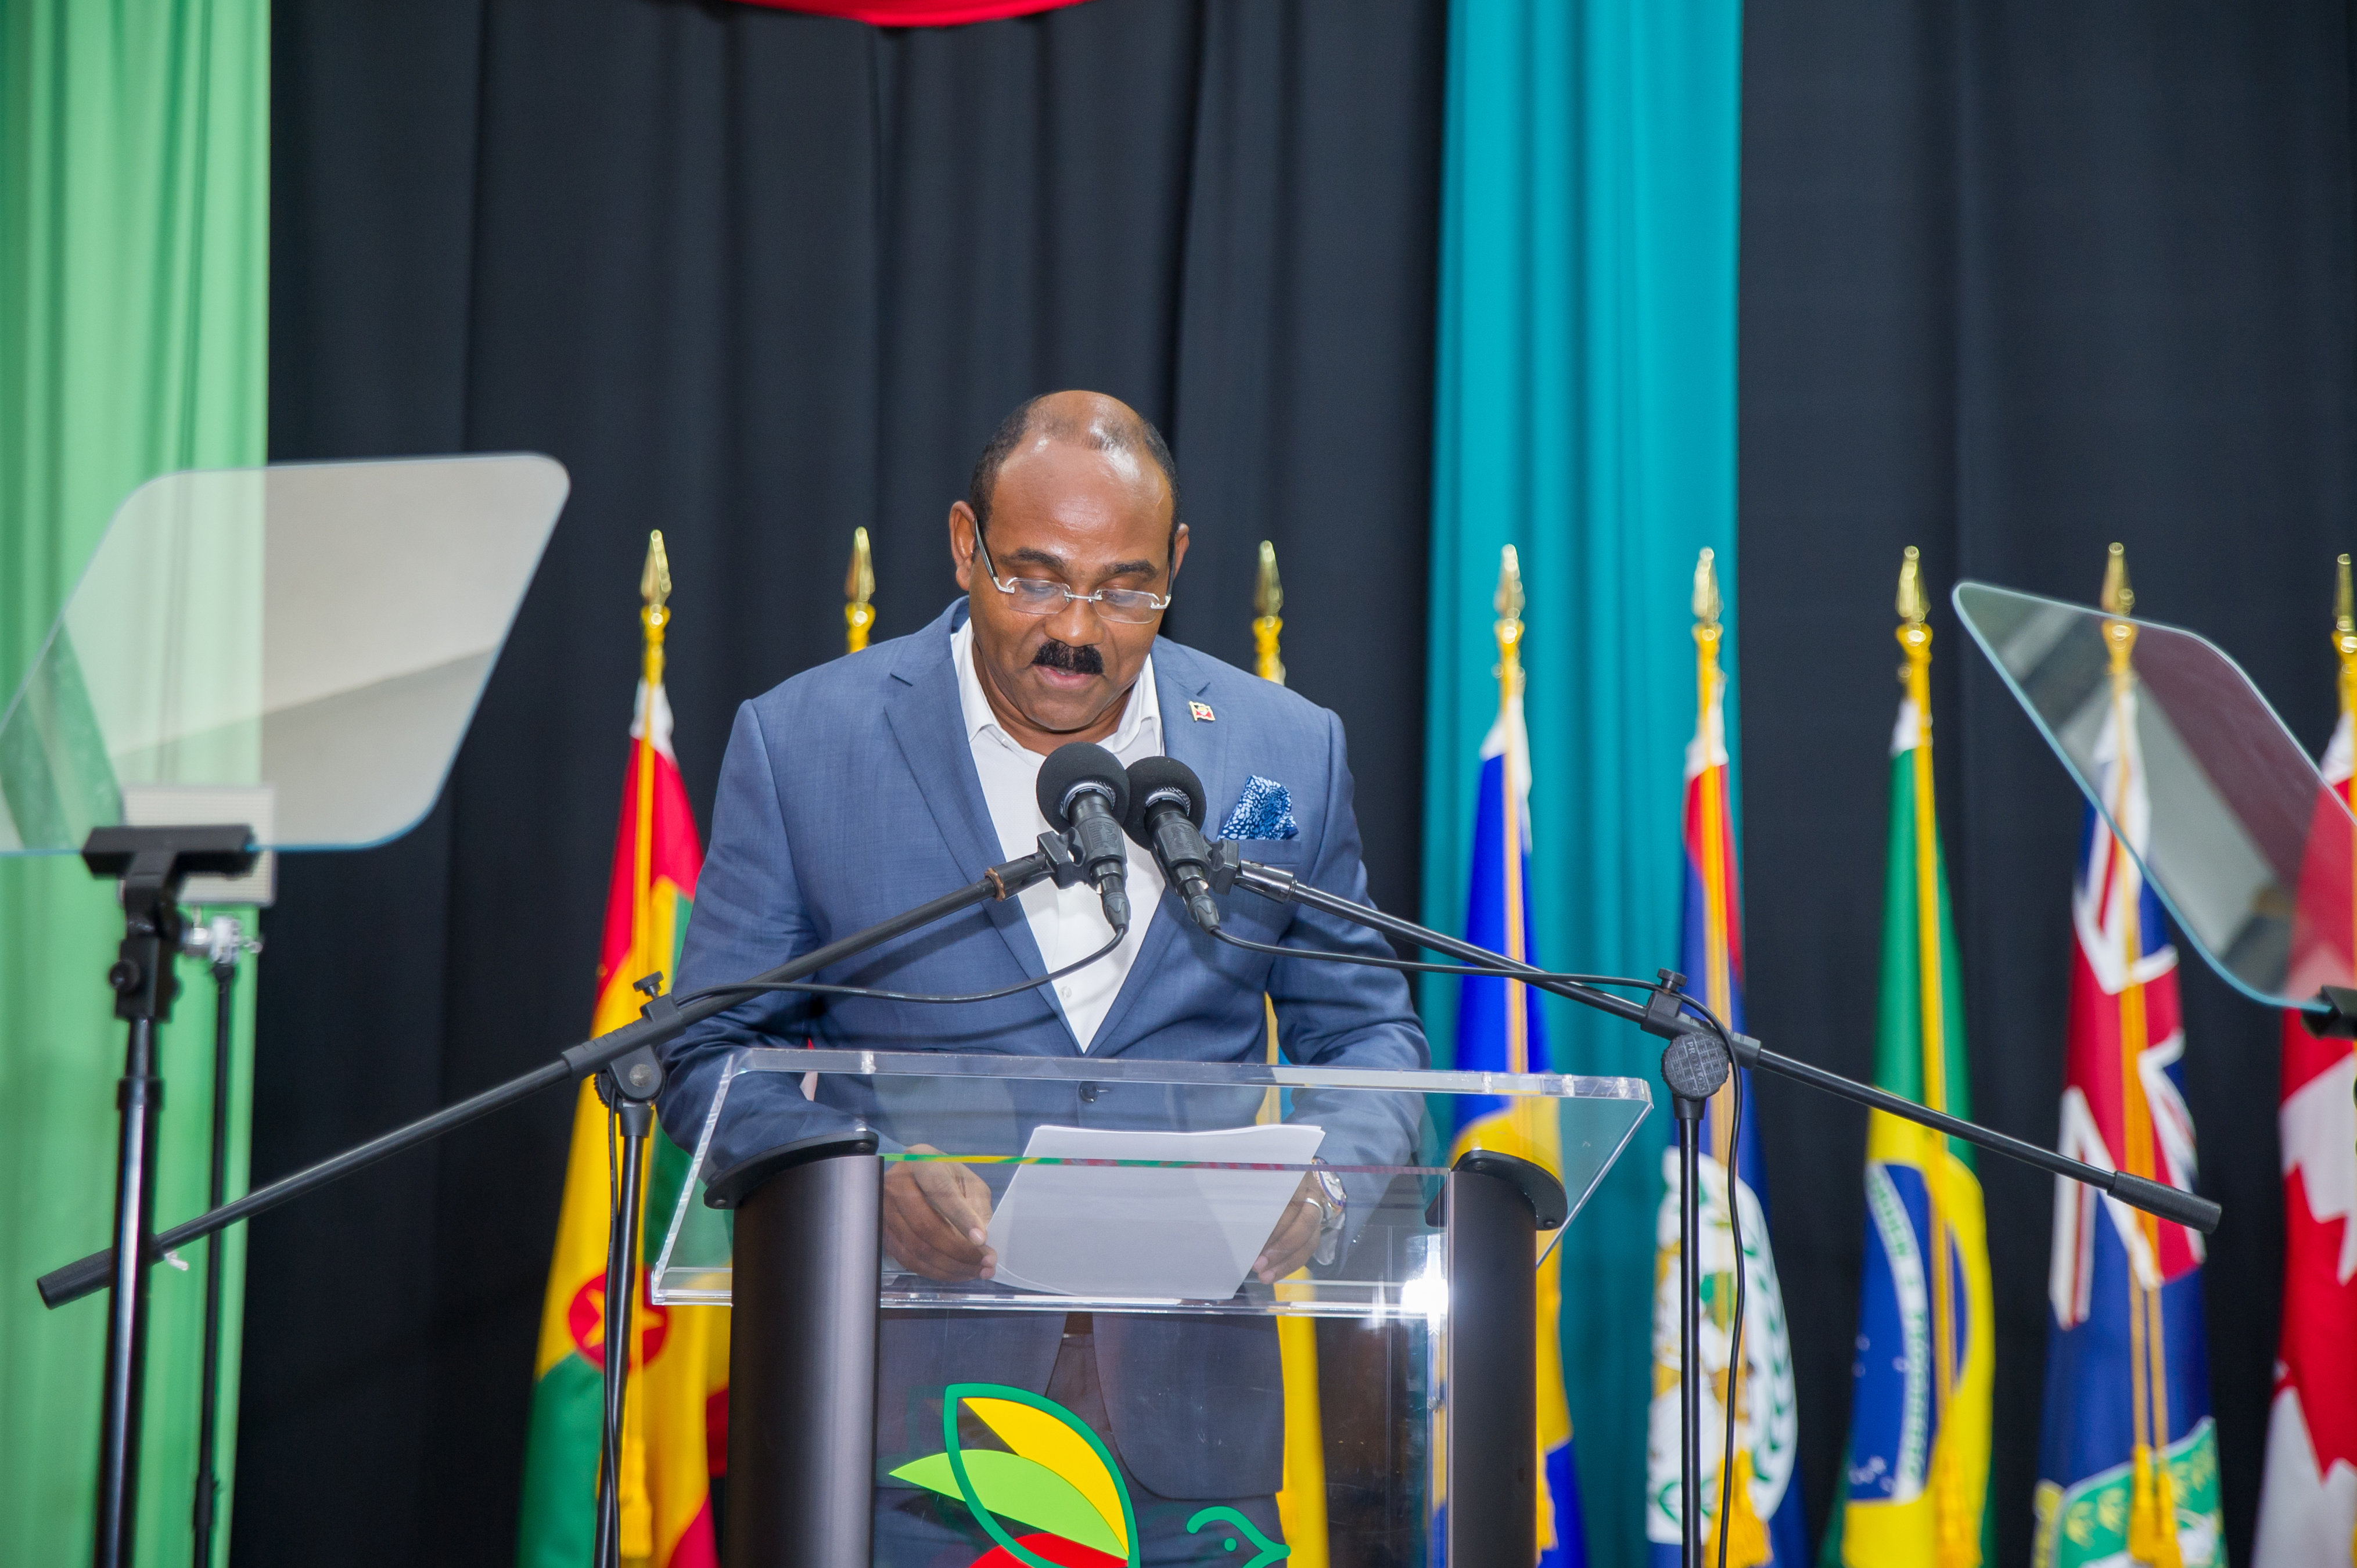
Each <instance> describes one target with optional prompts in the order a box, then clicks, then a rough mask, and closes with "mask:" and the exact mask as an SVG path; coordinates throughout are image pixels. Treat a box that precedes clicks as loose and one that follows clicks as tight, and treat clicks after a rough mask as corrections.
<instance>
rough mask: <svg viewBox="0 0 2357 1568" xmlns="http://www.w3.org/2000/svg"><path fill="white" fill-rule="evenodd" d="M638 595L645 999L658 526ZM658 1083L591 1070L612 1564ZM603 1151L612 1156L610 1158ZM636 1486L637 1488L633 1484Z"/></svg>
mask: <svg viewBox="0 0 2357 1568" xmlns="http://www.w3.org/2000/svg"><path fill="white" fill-rule="evenodd" d="M639 596H640V599H641V600H642V601H643V603H642V605H641V607H640V611H639V622H640V627H641V628H643V634H644V638H645V647H644V652H643V655H642V660H641V663H640V683H639V726H638V727H639V736H638V756H637V763H638V769H637V779H636V783H637V796H638V799H637V802H636V804H637V811H636V812H635V818H636V820H635V821H634V822H632V823H631V828H632V840H633V849H634V853H633V854H632V856H631V875H630V961H631V965H632V967H633V968H634V969H635V970H636V971H637V972H639V973H640V974H643V975H645V976H647V979H646V980H645V981H643V982H641V983H640V989H641V990H643V991H644V992H645V993H646V994H647V996H648V998H649V1000H652V999H653V998H654V997H657V996H660V995H661V994H662V992H663V982H664V980H665V978H666V977H665V976H663V975H662V974H661V973H659V972H655V965H654V954H653V952H652V951H651V943H652V941H653V933H654V910H653V908H652V899H653V897H654V894H653V881H654V875H653V865H654V822H655V811H654V795H655V713H656V703H659V702H660V701H661V700H662V677H663V631H664V628H666V627H668V626H669V625H670V624H671V610H670V608H669V601H670V599H671V560H670V557H669V556H668V555H667V554H666V553H664V550H663V538H662V531H661V530H660V529H657V530H654V531H652V532H649V533H648V535H647V564H646V567H645V569H644V570H643V571H642V572H641V573H640V576H639ZM661 1089H662V1064H661V1063H660V1062H658V1061H657V1060H656V1059H655V1055H654V1053H653V1052H652V1051H651V1050H649V1049H647V1048H646V1047H640V1050H639V1051H636V1052H633V1053H631V1055H630V1056H628V1057H625V1058H622V1059H621V1060H619V1061H617V1062H615V1063H614V1064H612V1065H611V1066H609V1067H608V1068H607V1069H604V1070H603V1071H601V1072H600V1073H598V1075H597V1098H598V1099H600V1100H602V1101H605V1102H606V1107H607V1110H608V1112H610V1113H611V1125H612V1129H613V1131H612V1132H611V1133H608V1149H609V1150H610V1149H611V1147H612V1141H613V1137H614V1134H615V1133H619V1141H620V1144H621V1150H620V1155H619V1165H620V1167H621V1168H620V1172H619V1179H618V1181H617V1183H616V1187H617V1192H616V1201H615V1204H614V1212H613V1224H612V1228H611V1229H610V1230H608V1233H607V1237H606V1303H605V1310H606V1364H605V1367H604V1369H603V1371H604V1374H605V1389H604V1392H605V1419H604V1427H603V1431H602V1432H601V1434H600V1435H599V1441H598V1444H597V1537H596V1542H595V1551H594V1553H593V1555H592V1556H591V1558H590V1561H591V1563H594V1564H595V1565H596V1568H620V1564H621V1561H622V1491H623V1485H624V1479H625V1477H624V1473H623V1464H622V1458H623V1428H624V1425H625V1423H626V1419H627V1415H628V1411H629V1403H628V1402H629V1398H630V1356H631V1353H632V1351H633V1350H634V1349H635V1348H636V1346H635V1345H634V1343H633V1342H632V1339H631V1337H630V1316H631V1313H630V1309H631V1307H632V1306H633V1305H635V1304H636V1298H637V1296H638V1294H639V1230H640V1206H641V1204H642V1202H643V1199H644V1193H643V1192H642V1190H641V1189H642V1188H643V1187H644V1186H645V1180H646V1154H647V1137H648V1135H649V1134H650V1133H652V1132H653V1131H654V1098H655V1095H656V1093H657V1092H658V1091H659V1090H661ZM609 1157H610V1156H609ZM640 1489H642V1488H640Z"/></svg>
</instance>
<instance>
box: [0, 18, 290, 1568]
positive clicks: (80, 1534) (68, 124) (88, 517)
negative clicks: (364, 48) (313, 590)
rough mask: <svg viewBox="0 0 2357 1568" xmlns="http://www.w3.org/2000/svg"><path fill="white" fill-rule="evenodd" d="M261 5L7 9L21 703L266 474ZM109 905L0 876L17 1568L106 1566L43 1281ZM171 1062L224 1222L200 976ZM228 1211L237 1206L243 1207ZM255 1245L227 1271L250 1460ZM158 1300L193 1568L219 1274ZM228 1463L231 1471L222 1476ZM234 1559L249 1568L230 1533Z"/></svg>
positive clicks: (3, 41)
mask: <svg viewBox="0 0 2357 1568" xmlns="http://www.w3.org/2000/svg"><path fill="white" fill-rule="evenodd" d="M269 62H270V11H269V5H268V4H267V0H11V3H10V4H7V5H0V702H5V700H6V697H7V696H8V695H9V694H13V693H14V692H15V691H16V684H17V682H19V681H20V680H21V679H22V678H23V676H24V674H25V671H26V670H27V668H28V666H29V665H30V664H31V662H32V660H33V659H34V656H35V655H36V653H37V652H38V649H39V647H40V644H41V640H42V639H43V638H44V636H45V635H46V634H47V632H48V627H49V623H50V621H51V620H52V619H53V618H54V617H55V616H56V614H57V612H58V609H59V606H60V605H61V604H62V603H63V602H64V599H65V597H66V596H67V594H68V593H69V592H70V590H71V588H72V586H73V583H74V580H75V578H76V576H77V575H79V574H80V572H81V568H82V565H83V563H84V562H85V561H87V560H88V559H89V557H90V554H91V550H92V548H93V547H94V546H95V544H96V543H97V541H98V539H99V536H100V534H101V533H102V532H103V531H104V530H105V527H106V524H107V521H108V519H109V517H110V516H111V515H112V513H113V510H114V507H115V505H116V503H117V502H119V501H120V500H122V499H123V498H124V496H125V495H127V494H128V493H129V492H130V491H131V490H132V489H133V488H134V487H135V486H136V485H138V484H139V483H140V482H141V481H142V480H144V479H145V478H149V477H150V476H152V475H155V474H158V473H163V472H166V471H167V470H170V469H174V468H184V467H221V466H225V465H235V464H249V463H259V462H261V461H262V460H263V459H264V384H265V382H264V378H265V372H266V354H265V341H266V339H265V333H266V324H267V319H268V317H267V309H268V299H267V293H268V290H267V261H268V235H269V229H268V224H269V130H270V117H269V103H270V91H269ZM121 934H122V929H121V922H120V918H119V916H118V915H117V913H116V911H115V908H114V904H113V897H112V894H111V890H110V889H109V888H108V887H107V886H104V885H102V884H100V883H97V882H95V881H93V880H92V879H91V876H90V875H89V874H88V873H87V872H85V871H84V870H83V869H82V867H81V862H80V861H78V860H74V859H71V858H67V857H36V858H30V859H0V1203H5V1205H6V1206H7V1207H6V1209H5V1222H0V1431H5V1433H7V1434H9V1435H8V1437H7V1439H5V1442H0V1447H5V1452H6V1456H7V1457H6V1463H5V1464H0V1559H5V1560H6V1561H8V1562H12V1563H71V1562H74V1561H77V1560H81V1559H86V1558H87V1557H88V1556H89V1553H90V1532H91V1499H92V1497H93V1495H94V1492H95V1487H96V1470H97V1459H98V1423H97V1419H96V1415H97V1405H98V1393H99V1380H100V1359H101V1355H102V1348H103V1345H104V1342H105V1326H104V1314H105V1310H106V1307H105V1300H104V1297H103V1296H102V1295H101V1296H93V1297H90V1298H88V1299H85V1300H83V1301H81V1302H79V1303H77V1304H75V1305H72V1306H70V1307H66V1308H64V1309H62V1310H60V1311H58V1312H55V1313H51V1312H48V1311H46V1310H44V1309H43V1308H42V1306H41V1305H40V1301H39V1298H38V1296H37V1295H36V1294H34V1291H33V1288H32V1282H33V1278H34V1276H35V1275H37V1274H38V1273H42V1272H44V1271H45V1270H48V1269H49V1268H52V1267H54V1266H55V1265H57V1264H58V1263H60V1262H68V1261H70V1260H71V1259H74V1258H77V1257H79V1256H81V1254H82V1253H84V1252H87V1251H91V1249H93V1248H95V1247H97V1246H100V1245H102V1244H103V1243H104V1241H105V1240H106V1231H107V1226H108V1223H109V1221H110V1219H111V1217H112V1214H113V1160H114V1146H115V1125H116V1123H115V1115H114V1085H115V1079H117V1077H118V1076H119V1075H120V1074H121V1073H122V1070H123V1034H122V1026H120V1025H118V1024H117V1023H115V1022H114V1020H113V1007H112V1004H113V996H112V994H111V993H109V992H108V990H107V989H106V984H105V980H104V975H105V972H106V968H107V965H108V964H109V963H110V962H111V961H112V954H113V946H114V943H115V942H116V940H119V938H120V937H121ZM252 972H253V971H252V966H251V965H248V966H246V969H245V972H244V974H243V976H242V983H241V985H240V987H239V990H240V995H241V1000H242V1008H241V1018H240V1024H239V1027H238V1031H237V1037H236V1039H235V1042H234V1047H235V1061H236V1069H235V1090H234V1095H233V1101H234V1103H233V1106H232V1123H231V1125H232V1136H233V1148H234V1150H235V1151H236V1158H235V1161H234V1164H233V1176H234V1177H235V1179H236V1180H237V1181H239V1182H242V1180H243V1177H244V1172H243V1165H244V1160H243V1154H244V1150H245V1147H246V1140H245V1117H246V1111H247V1089H248V1085H249V1082H250V1076H251V1064H252V1045H253V1027H252V1018H253V1012H252V1001H253V984H252V983H251V977H252ZM181 980H182V985H183V993H182V997H181V1001H180V1004H179V1006H178V1009H177V1010H176V1011H175V1013H174V1015H173V1018H172V1021H171V1023H170V1024H169V1025H167V1026H166V1027H165V1029H164V1031H163V1034H162V1062H163V1072H164V1075H165V1079H166V1083H167V1094H166V1099H165V1109H164V1117H163V1127H162V1133H161V1160H162V1167H161V1170H160V1173H159V1182H158V1187H157V1203H156V1212H157V1218H158V1220H159V1222H160V1223H164V1224H169V1223H172V1222H173V1221H176V1220H178V1219H185V1218H187V1217H188V1215H190V1214H192V1213H194V1212H195V1211H196V1210H197V1209H199V1208H201V1207H202V1206H203V1201H204V1197H205V1179H206V1166H207V1153H208V1149H207V1144H208V1128H209V1126H210V1118H211V1104H210V1101H211V1060H212V1005H211V1003H212V989H211V982H210V979H208V978H207V977H206V975H205V972H204V971H203V969H202V968H201V967H200V966H199V965H196V964H194V963H187V964H184V966H183V970H182V975H181ZM233 1190H234V1189H233ZM226 1257H227V1260H228V1262H227V1267H226V1270H225V1283H226V1285H227V1303H228V1307H229V1316H228V1319H227V1321H228V1324H229V1326H230V1334H229V1335H228V1337H227V1338H228V1349H229V1354H228V1357H227V1359H226V1360H225V1363H224V1365H225V1369H226V1371H227V1373H228V1381H227V1383H226V1385H225V1391H226V1393H227V1396H228V1397H227V1398H226V1400H225V1402H224V1423H223V1432H222V1438H223V1441H224V1444H228V1443H230V1442H231V1440H232V1439H233V1438H234V1436H235V1433H236V1419H235V1418H236V1402H235V1389H236V1381H235V1371H236V1365H237V1362H236V1355H235V1352H236V1337H235V1330H236V1326H237V1325H238V1324H239V1323H240V1322H241V1321H242V1310H241V1305H240V1299H241V1298H240V1293H239V1282H240V1281H241V1279H242V1268H241V1259H242V1240H240V1239H237V1238H234V1237H233V1238H232V1239H231V1241H230V1242H229V1244H228V1249H227V1253H226ZM191 1265H192V1266H191V1267H190V1268H189V1269H188V1271H187V1272H185V1273H184V1272H181V1271H179V1270H177V1269H174V1268H171V1267H168V1266H167V1267H162V1268H158V1269H157V1270H156V1279H155V1288H154V1298H153V1299H154V1303H155V1317H154V1327H153V1337H152V1338H151V1340H150V1343H149V1361H148V1384H147V1413H146V1430H145V1434H144V1448H143V1455H144V1458H143V1461H142V1473H141V1502H140V1510H139V1522H138V1547H139V1561H140V1562H141V1563H153V1564H164V1563H174V1564H178V1563H188V1560H189V1557H190V1555H191V1551H192V1548H191V1536H190V1531H189V1523H188V1520H189V1505H190V1498H191V1496H192V1493H191V1489H190V1487H191V1482H192V1479H193V1474H194V1461H195V1425H196V1423H195V1411H196V1402H197V1382H198V1358H197V1348H198V1342H199V1328H200V1326H201V1323H202V1310H203V1279H204V1266H205V1265H204V1262H203V1259H202V1252H201V1249H199V1250H198V1252H197V1255H196V1256H195V1257H194V1258H193V1259H192V1260H191ZM226 1452H227V1450H226V1448H225V1450H224V1453H225V1455H226ZM217 1539H218V1543H219V1544H218V1551H217V1560H219V1561H226V1552H227V1541H228V1530H227V1522H226V1518H225V1517H224V1520H223V1522H222V1524H221V1528H220V1530H219V1533H218V1537H217Z"/></svg>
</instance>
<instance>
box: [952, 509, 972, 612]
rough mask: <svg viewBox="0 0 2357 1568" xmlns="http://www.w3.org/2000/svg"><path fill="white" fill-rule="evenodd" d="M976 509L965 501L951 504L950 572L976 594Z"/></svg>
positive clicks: (960, 583) (960, 585) (967, 589)
mask: <svg viewBox="0 0 2357 1568" xmlns="http://www.w3.org/2000/svg"><path fill="white" fill-rule="evenodd" d="M950 572H951V575H953V576H955V577H956V578H957V585H958V586H959V587H961V588H963V589H964V590H965V591H966V592H967V593H972V592H974V508H972V507H970V506H968V505H966V504H965V502H963V501H952V502H950Z"/></svg>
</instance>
